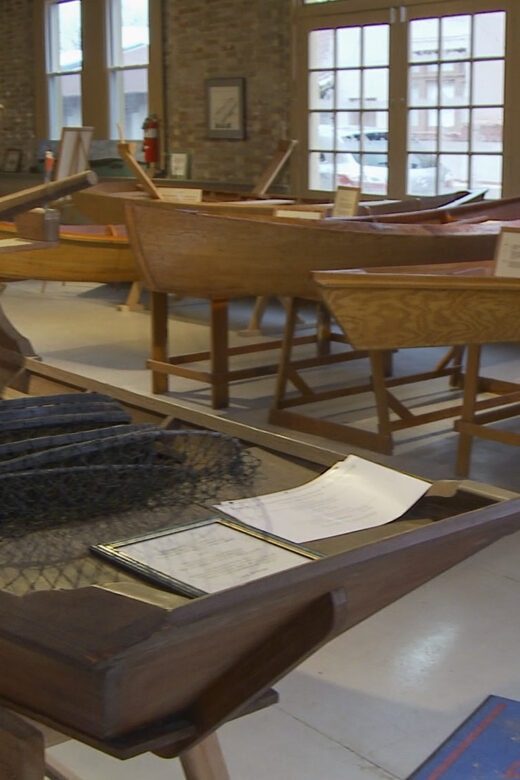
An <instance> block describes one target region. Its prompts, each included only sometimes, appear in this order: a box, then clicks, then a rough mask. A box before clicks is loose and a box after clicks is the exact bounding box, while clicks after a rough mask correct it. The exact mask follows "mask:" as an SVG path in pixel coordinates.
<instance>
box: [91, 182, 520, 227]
mask: <svg viewBox="0 0 520 780" xmlns="http://www.w3.org/2000/svg"><path fill="white" fill-rule="evenodd" d="M86 191H87V190H86ZM375 218H376V219H377V221H378V222H397V223H403V222H414V223H421V224H430V223H434V224H437V223H441V224H446V223H450V222H462V221H466V222H485V221H487V220H512V219H520V197H519V196H516V197H514V198H501V199H499V200H478V201H477V202H467V201H463V202H458V203H457V202H455V203H448V204H445V205H443V206H440V207H436V208H432V209H420V210H417V211H413V210H412V211H409V212H407V213H404V214H382V215H380V216H378V215H376V216H375ZM357 219H358V220H359V219H360V220H362V221H369V220H371V219H372V220H373V219H374V217H372V216H366V217H360V218H357Z"/></svg>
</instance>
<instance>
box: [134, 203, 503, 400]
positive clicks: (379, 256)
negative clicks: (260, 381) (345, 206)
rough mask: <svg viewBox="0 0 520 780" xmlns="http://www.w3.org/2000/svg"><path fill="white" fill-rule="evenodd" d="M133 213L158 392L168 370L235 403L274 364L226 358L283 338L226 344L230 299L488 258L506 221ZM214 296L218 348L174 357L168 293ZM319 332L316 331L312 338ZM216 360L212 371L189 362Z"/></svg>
mask: <svg viewBox="0 0 520 780" xmlns="http://www.w3.org/2000/svg"><path fill="white" fill-rule="evenodd" d="M126 221H127V228H128V233H129V238H130V241H131V245H132V249H133V250H134V254H135V258H136V261H137V263H138V265H139V267H140V270H141V273H142V275H143V279H144V281H145V284H146V286H147V287H149V289H151V290H152V291H153V295H152V299H153V301H154V304H153V307H152V321H153V339H154V341H153V344H152V355H153V358H152V360H150V361H149V363H148V366H149V367H150V368H151V370H152V388H153V390H154V392H165V391H166V390H167V389H168V379H167V377H168V374H177V375H179V376H183V377H187V378H191V379H195V380H197V381H203V382H209V383H210V384H211V387H212V403H213V406H214V407H216V408H218V407H221V406H226V405H227V403H228V384H229V381H230V380H231V379H239V378H241V379H246V378H249V377H251V376H259V375H261V374H262V373H264V374H265V373H274V372H275V371H276V366H273V365H270V366H265V367H263V368H259V367H255V368H251V369H249V370H245V369H243V370H240V371H238V372H237V371H230V370H229V367H228V358H229V356H230V355H233V354H235V353H237V352H242V353H243V352H247V351H250V350H251V349H254V350H255V351H259V350H260V349H269V348H270V349H273V348H277V347H279V346H280V342H279V341H276V342H268V343H267V344H264V345H254V347H250V348H248V347H238V348H237V347H234V348H232V349H229V348H228V334H227V301H228V299H230V298H238V297H245V296H266V297H268V296H289V297H292V298H307V299H318V298H319V294H318V292H317V289H316V287H315V285H314V282H313V281H312V278H311V271H314V270H319V269H320V268H321V269H323V270H324V269H331V268H359V267H360V266H362V267H364V268H370V267H379V266H386V265H388V266H402V265H417V264H418V263H431V264H436V263H441V262H444V263H450V262H452V263H453V262H470V261H482V260H489V259H491V258H492V257H493V255H494V251H495V246H496V242H497V238H498V234H499V230H500V226H499V224H498V223H496V224H492V225H481V224H477V225H472V224H469V225H466V224H463V225H460V224H457V223H454V224H449V225H414V224H410V225H408V224H403V225H393V224H378V223H376V224H374V223H370V222H367V223H364V222H354V221H353V222H350V223H347V222H346V221H338V222H335V221H332V222H331V223H330V224H324V222H325V221H324V220H318V221H316V222H312V223H309V222H307V221H295V222H297V224H294V223H292V222H291V223H289V222H286V221H283V220H276V219H256V218H251V219H245V218H239V217H229V216H217V215H213V214H207V213H201V212H196V211H184V210H181V209H171V208H169V206H168V204H165V203H155V204H152V203H149V202H148V203H147V202H144V201H142V202H141V201H139V202H138V201H137V200H135V201H133V202H127V206H126ZM168 293H176V294H178V295H191V296H195V297H201V298H207V299H209V300H210V301H211V329H212V333H211V345H212V346H211V353H195V354H191V355H178V356H168V352H167V346H168V345H167V335H166V317H167V307H166V296H167V294H168ZM310 340H312V339H310ZM208 357H209V358H210V359H211V370H210V371H196V370H193V369H190V368H188V367H187V366H186V363H189V362H194V361H200V360H203V359H205V358H208Z"/></svg>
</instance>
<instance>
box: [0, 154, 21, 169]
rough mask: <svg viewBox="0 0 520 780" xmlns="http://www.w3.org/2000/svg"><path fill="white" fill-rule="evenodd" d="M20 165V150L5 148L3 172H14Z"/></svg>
mask: <svg viewBox="0 0 520 780" xmlns="http://www.w3.org/2000/svg"><path fill="white" fill-rule="evenodd" d="M21 166H22V150H21V149H6V150H5V154H4V160H3V163H2V171H3V172H4V173H16V172H17V171H19V170H20V168H21Z"/></svg>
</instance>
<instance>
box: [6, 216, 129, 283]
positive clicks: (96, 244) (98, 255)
mask: <svg viewBox="0 0 520 780" xmlns="http://www.w3.org/2000/svg"><path fill="white" fill-rule="evenodd" d="M15 234H16V227H15V226H14V225H13V224H12V223H8V222H0V237H2V236H4V237H7V236H10V235H15ZM0 277H1V278H2V279H4V280H16V279H41V280H44V281H60V282H100V283H108V282H133V281H136V280H138V279H139V278H140V277H139V271H138V269H137V266H136V264H135V261H134V257H133V254H132V251H131V249H130V245H129V243H128V238H127V236H126V230H125V228H124V227H123V226H117V227H115V228H113V229H112V230H111V231H107V229H106V228H105V227H103V226H101V225H62V226H61V227H60V230H59V244H57V245H56V246H54V247H52V248H50V249H48V250H47V251H46V252H44V253H41V252H40V251H39V250H34V249H23V250H19V251H17V252H15V253H12V254H2V255H1V257H0Z"/></svg>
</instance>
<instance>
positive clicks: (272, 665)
mask: <svg viewBox="0 0 520 780" xmlns="http://www.w3.org/2000/svg"><path fill="white" fill-rule="evenodd" d="M480 506H482V504H480ZM462 511H463V512H464V510H462ZM419 517H423V518H424V514H423V515H422V516H421V515H419ZM422 523H424V520H422ZM392 525H394V524H392ZM405 525H406V524H405ZM519 528H520V500H518V499H517V500H513V501H505V502H500V503H496V504H493V505H491V506H484V507H483V508H480V509H476V510H474V511H466V513H464V514H459V515H458V516H457V513H456V510H455V516H451V517H449V516H448V517H446V515H445V516H444V519H439V520H437V521H436V522H434V523H433V522H431V523H427V524H426V525H423V526H422V527H418V528H416V529H414V530H413V531H410V530H409V526H408V527H406V528H405V529H403V531H407V532H402V533H399V534H398V535H395V536H392V537H391V538H384V539H383V540H381V541H376V542H372V543H368V544H367V543H366V542H365V543H364V546H363V542H361V546H360V545H359V542H358V546H357V548H356V549H349V546H351V545H349V541H348V540H347V541H346V547H345V546H344V547H342V542H345V539H344V538H343V537H336V539H335V540H329V542H333V543H334V545H335V550H336V554H329V555H328V556H327V557H324V558H322V559H321V560H317V561H312V562H307V563H304V564H303V565H301V566H298V567H296V568H293V569H290V570H288V571H282V572H279V573H276V574H274V575H270V576H268V577H264V578H262V579H259V580H256V581H253V582H249V583H246V584H245V585H241V586H239V587H233V588H230V589H228V590H225V591H221V592H217V593H214V594H211V595H208V596H206V597H203V598H199V599H194V600H191V601H186V600H185V599H182V598H181V599H179V600H178V602H177V605H176V607H175V606H172V605H171V603H170V605H167V598H168V594H159V595H161V596H162V597H163V598H162V601H161V600H160V599H159V598H158V596H157V595H155V596H154V591H153V590H151V589H150V588H146V586H145V587H144V591H146V593H143V589H142V590H141V592H140V594H139V595H137V597H134V598H132V597H129V596H127V595H123V594H121V593H118V592H114V591H113V590H110V586H108V589H104V588H102V587H87V588H81V589H78V590H69V591H67V590H62V591H40V592H33V593H29V594H27V595H26V596H14V595H11V594H8V593H5V592H3V593H0V657H1V658H2V661H3V668H4V669H5V670H7V671H6V673H4V674H3V675H2V676H1V677H0V696H1V698H2V703H3V704H4V706H7V707H9V708H10V709H14V710H20V711H21V712H22V713H24V714H26V715H29V716H30V717H32V718H33V719H34V720H36V721H37V722H43V723H45V724H47V725H50V726H52V727H53V728H54V729H57V730H58V731H59V732H64V733H66V734H67V735H69V736H71V737H74V738H76V739H79V740H81V741H82V742H84V743H86V744H89V745H92V746H94V747H96V748H98V749H100V750H102V751H104V752H106V753H108V754H111V755H115V756H118V757H119V758H128V757H131V756H135V755H138V754H141V753H144V752H146V751H148V750H150V751H153V752H154V753H156V754H158V755H161V756H163V757H165V758H166V757H168V758H171V757H174V756H176V755H179V754H182V753H184V752H185V751H187V750H189V749H191V748H192V747H195V746H196V745H197V743H198V742H200V741H201V740H204V739H205V738H207V737H208V736H210V735H212V734H214V732H215V730H216V729H218V728H219V727H220V726H221V724H223V723H225V722H226V721H228V720H229V719H230V718H233V717H237V716H238V715H242V714H244V712H247V710H248V709H249V710H251V709H254V707H255V706H256V707H258V706H261V702H262V700H263V701H264V703H265V697H266V696H269V694H270V693H271V698H270V702H273V701H274V700H275V698H274V694H273V693H272V690H271V687H270V686H272V685H273V684H274V683H275V682H276V681H277V680H279V679H280V678H281V677H283V676H284V675H285V674H287V673H288V672H289V671H290V670H291V669H293V668H295V667H296V666H297V665H298V664H299V663H300V662H301V661H302V660H303V659H305V658H306V657H308V656H309V655H311V654H312V653H313V652H314V651H315V650H316V649H318V648H319V647H320V646H323V645H324V644H326V643H327V642H328V641H330V640H331V639H333V638H334V637H336V636H338V635H339V634H341V633H342V632H344V631H346V630H348V629H349V628H351V627H352V626H354V625H356V624H358V623H359V622H361V621H362V620H364V619H365V618H367V617H368V616H370V615H372V614H374V613H375V612H377V611H378V610H380V609H382V608H383V607H385V606H386V605H388V604H391V603H392V602H394V601H396V600H397V599H399V598H400V597H401V596H403V595H404V594H406V593H408V592H410V591H411V590H413V589H415V588H416V587H418V586H419V585H421V584H423V583H425V582H427V581H428V580H430V579H432V578H433V577H435V576H436V575H438V574H440V573H441V572H443V571H445V570H446V569H448V568H450V567H451V566H453V565H455V564H456V563H458V562H459V561H461V560H464V559H465V558H467V557H469V556H470V555H472V554H474V553H475V552H477V551H478V550H479V549H482V548H484V547H486V546H487V545H489V544H490V543H492V542H493V541H495V540H497V539H499V538H501V537H502V536H505V535H507V534H510V533H513V532H515V531H517V530H518V529H519ZM348 536H352V535H348ZM372 538H373V537H372ZM376 538H377V537H376ZM316 546H317V548H318V549H319V543H317V545H316ZM342 550H343V551H342ZM345 550H346V551H345ZM329 552H330V551H329ZM155 593H156V592H155ZM147 594H148V595H147ZM215 648H218V652H215ZM262 697H264V698H263V699H262ZM267 701H268V703H269V699H268V700H267ZM259 702H260V703H259ZM0 726H1V727H2V729H5V728H6V724H5V718H2V721H1V724H0ZM19 734H20V730H19ZM2 737H4V733H3V731H2ZM1 744H2V750H3V751H4V752H5V751H6V750H8V747H6V744H7V745H8V743H6V741H5V739H4V738H2V740H1ZM37 746H38V742H37V740H34V741H33V743H32V745H31V747H32V749H33V750H36V748H37ZM26 748H27V749H28V748H29V743H27V744H26ZM40 751H42V747H41V744H40ZM20 752H23V751H20ZM2 755H3V753H2ZM11 758H12V756H11ZM208 763H209V760H208ZM211 770H212V767H211V765H210V766H209V767H208V765H207V764H206V769H205V771H204V772H203V771H200V773H199V772H197V774H196V775H195V774H192V775H188V776H189V777H195V776H196V777H199V778H201V780H209V778H210V777H216V776H217V775H215V774H214V773H213V772H212V771H211ZM17 776H19V775H17ZM33 776H36V775H33ZM220 776H221V777H225V776H226V775H225V774H221V775H220Z"/></svg>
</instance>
